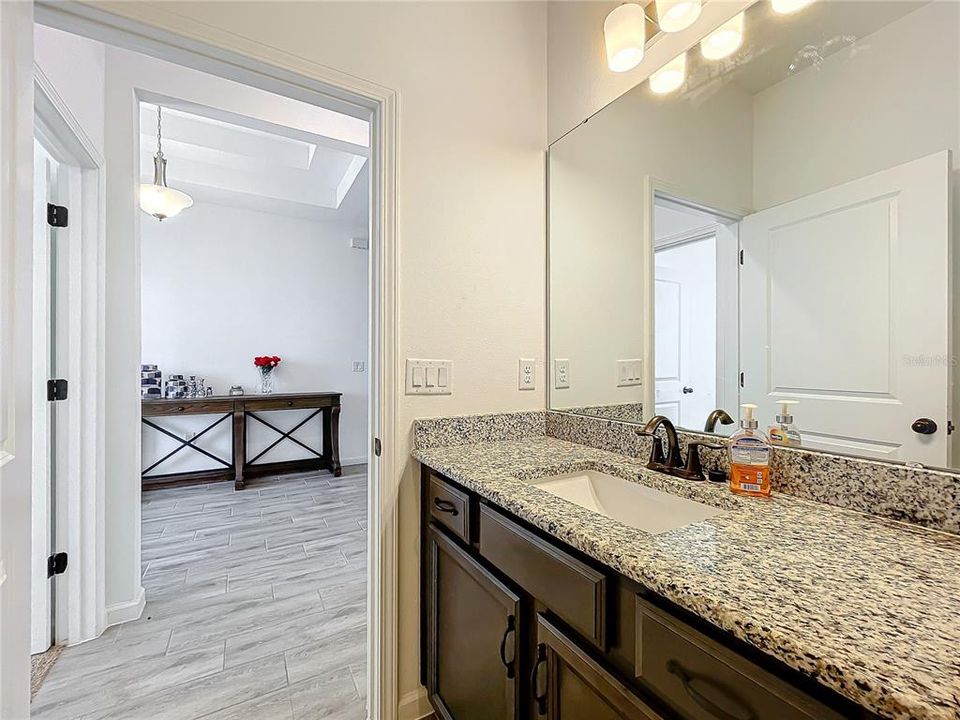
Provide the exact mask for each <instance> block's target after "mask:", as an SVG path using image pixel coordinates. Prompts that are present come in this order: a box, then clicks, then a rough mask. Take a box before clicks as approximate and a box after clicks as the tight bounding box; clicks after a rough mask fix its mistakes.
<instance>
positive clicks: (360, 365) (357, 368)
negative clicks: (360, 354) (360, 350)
mask: <svg viewBox="0 0 960 720" xmlns="http://www.w3.org/2000/svg"><path fill="white" fill-rule="evenodd" d="M366 369H367V364H366V363H365V362H364V361H363V360H354V361H353V371H354V372H364V371H365V370H366Z"/></svg>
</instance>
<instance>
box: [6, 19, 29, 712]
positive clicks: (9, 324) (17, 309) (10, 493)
mask: <svg viewBox="0 0 960 720" xmlns="http://www.w3.org/2000/svg"><path fill="white" fill-rule="evenodd" d="M32 43H33V4H32V3H29V2H0V717H2V718H4V719H6V718H11V720H13V719H20V718H27V717H29V716H30V565H31V558H30V494H31V493H30V475H31V466H32V457H31V425H30V419H31V413H32V404H33V398H32V393H33V382H32V354H31V352H30V348H31V335H32V327H31V326H32V280H33V272H32V252H33V241H32V240H33V226H32V222H31V220H32V210H33V208H32V196H33V187H32V184H33V173H32V171H31V167H32V155H33V44H32Z"/></svg>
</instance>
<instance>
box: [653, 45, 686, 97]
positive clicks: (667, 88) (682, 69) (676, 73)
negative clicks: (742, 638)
mask: <svg viewBox="0 0 960 720" xmlns="http://www.w3.org/2000/svg"><path fill="white" fill-rule="evenodd" d="M686 77H687V55H686V53H684V54H682V55H677V57H675V58H674V59H673V60H671V61H670V62H668V63H667V64H666V65H664V66H663V67H662V68H660V69H659V70H657V71H656V72H655V73H654V74H653V75H651V76H650V89H651V90H652V91H653V92H655V93H656V94H657V95H666V94H667V93H670V92H673V91H674V90H676V89H677V88H679V87H680V86H681V85H683V81H684V80H685V79H686Z"/></svg>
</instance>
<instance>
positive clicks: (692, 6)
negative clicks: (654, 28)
mask: <svg viewBox="0 0 960 720" xmlns="http://www.w3.org/2000/svg"><path fill="white" fill-rule="evenodd" d="M698 17H700V0H657V23H658V24H659V25H660V29H661V30H663V31H664V32H668V33H671V32H680V31H681V30H686V29H687V28H688V27H690V26H691V25H693V23H695V22H696V21H697V18H698Z"/></svg>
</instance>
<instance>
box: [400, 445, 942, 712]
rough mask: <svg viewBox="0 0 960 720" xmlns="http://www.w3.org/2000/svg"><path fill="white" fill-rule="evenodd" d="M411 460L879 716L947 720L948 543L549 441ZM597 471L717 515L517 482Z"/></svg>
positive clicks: (422, 453)
mask: <svg viewBox="0 0 960 720" xmlns="http://www.w3.org/2000/svg"><path fill="white" fill-rule="evenodd" d="M414 457H415V458H416V459H417V460H419V461H420V462H422V463H424V464H425V465H428V466H429V467H431V468H433V469H435V470H437V471H438V472H440V473H442V474H444V475H446V476H448V477H450V478H452V479H453V480H455V481H457V482H459V483H461V484H462V485H464V486H465V487H467V488H469V489H471V490H473V491H475V492H477V493H478V494H480V495H482V496H483V497H486V498H487V499H489V500H490V501H492V502H493V503H495V504H497V505H499V506H501V507H503V508H505V509H506V510H508V511H510V512H512V513H514V514H515V515H517V516H519V517H521V518H523V519H524V520H526V521H528V522H530V523H531V524H533V525H536V526H537V527H539V528H541V529H542V530H544V531H546V532H547V533H549V534H551V535H552V536H554V537H556V538H557V539H559V540H562V541H564V542H566V543H569V544H570V545H572V546H574V547H575V548H577V549H579V550H581V551H583V552H584V553H586V554H587V555H589V556H590V557H593V558H595V559H596V560H598V561H599V562H601V563H603V564H604V565H607V566H608V567H611V568H613V569H615V570H617V571H619V572H620V573H622V574H624V575H626V576H627V577H630V578H632V579H633V580H636V581H637V582H639V583H641V584H643V585H645V586H646V587H648V588H650V589H651V590H653V591H655V592H657V593H659V594H660V595H662V596H663V597H665V598H667V599H669V600H671V601H672V602H674V603H676V604H677V605H679V606H681V607H683V608H685V609H687V610H689V611H691V612H693V613H695V614H697V615H699V616H700V617H702V618H704V619H705V620H707V621H709V622H711V623H713V624H714V625H716V626H718V627H720V628H722V629H724V630H726V631H728V632H730V633H732V634H733V635H735V636H736V637H738V638H740V639H741V640H744V641H746V642H748V643H750V644H751V645H754V646H756V647H757V648H759V649H760V650H762V651H764V652H766V653H768V654H770V655H772V656H774V657H776V658H777V659H779V660H781V661H782V662H784V663H785V664H787V665H788V666H790V667H792V668H795V669H797V670H799V671H801V672H803V673H805V674H808V675H810V676H811V677H813V678H815V679H816V680H818V681H819V682H820V683H822V684H823V685H825V686H827V687H830V688H832V689H834V690H836V691H837V692H839V693H840V694H841V695H844V696H846V697H848V698H850V699H851V700H853V701H855V702H856V703H858V704H860V705H862V706H864V707H866V708H868V709H870V710H872V711H874V712H876V713H877V714H879V715H881V716H883V717H888V718H897V719H899V718H912V719H913V718H915V719H918V720H919V719H921V718H923V719H926V718H937V719H940V718H951V719H953V720H957V719H958V718H960V537H958V536H956V535H951V534H947V533H940V532H936V531H931V530H925V529H921V528H918V527H915V526H912V525H908V524H904V523H898V522H895V521H890V520H883V519H880V518H877V517H873V516H870V515H864V514H862V513H858V512H854V511H850V510H843V509H839V508H835V507H831V506H828V505H823V504H820V503H815V502H811V501H807V500H801V499H798V498H794V497H791V496H789V495H775V496H774V497H772V498H769V499H754V498H742V497H738V496H735V495H732V494H730V492H729V491H728V490H727V489H726V486H716V485H711V484H708V483H703V482H701V483H694V482H689V481H684V480H679V479H676V478H672V477H670V476H667V475H663V474H661V473H654V472H651V471H649V470H647V469H646V468H644V467H643V463H642V462H639V461H637V460H634V459H631V458H628V457H625V456H623V455H619V454H615V453H612V452H607V451H603V450H595V449H592V448H589V447H586V446H583V445H578V444H575V443H571V442H566V441H563V440H558V439H555V438H551V437H533V438H528V439H523V440H508V441H499V442H478V443H474V444H469V445H458V446H450V447H436V448H431V449H419V450H415V451H414ZM587 469H593V470H599V471H603V472H607V473H609V474H611V475H617V476H620V477H624V478H627V479H631V480H634V481H637V482H640V483H643V484H645V485H649V486H651V487H655V488H658V489H661V490H665V491H667V492H671V493H673V494H675V495H681V496H683V497H688V498H691V499H694V500H698V501H700V502H703V503H706V504H709V505H713V506H716V507H719V508H721V509H723V510H724V512H722V513H720V514H719V515H717V516H715V517H713V518H711V519H708V520H704V521H701V522H697V523H694V524H692V525H687V526H685V527H683V528H679V529H677V530H671V531H668V532H665V533H661V534H658V535H650V534H647V533H645V532H642V531H640V530H637V529H635V528H632V527H629V526H627V525H624V524H622V523H620V522H617V521H616V520H612V519H610V518H607V517H604V516H600V515H597V514H595V513H592V512H589V511H587V510H584V509H582V508H580V507H579V506H576V505H573V504H572V503H569V502H567V501H566V500H563V499H561V498H559V497H556V496H554V495H551V494H549V493H547V492H545V491H543V490H540V489H539V488H537V487H534V486H532V485H529V484H527V483H526V482H524V480H530V479H533V478H537V477H543V476H546V475H554V474H559V473H563V472H572V471H577V470H587Z"/></svg>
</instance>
